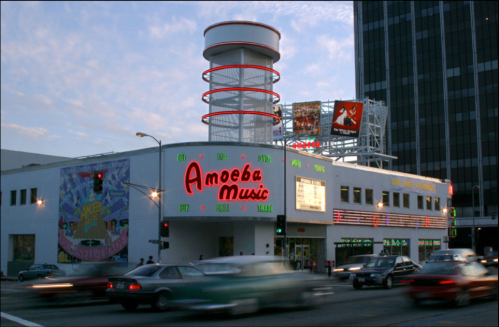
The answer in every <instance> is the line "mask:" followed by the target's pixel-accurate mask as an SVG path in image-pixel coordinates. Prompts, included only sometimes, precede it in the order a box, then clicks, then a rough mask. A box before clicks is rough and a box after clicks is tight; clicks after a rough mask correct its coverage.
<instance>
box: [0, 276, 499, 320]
mask: <svg viewBox="0 0 499 327" xmlns="http://www.w3.org/2000/svg"><path fill="white" fill-rule="evenodd" d="M329 284H330V285H331V286H333V291H334V295H333V296H332V298H331V300H330V302H328V303H327V304H324V305H322V306H320V307H318V308H315V309H311V310H297V309H296V308H282V309H272V310H263V311H260V312H259V313H257V314H253V315H250V316H240V317H235V318H232V317H229V316H226V315H222V314H210V315H208V314H192V313H190V312H187V311H169V312H164V313H158V312H155V311H153V310H152V309H151V308H150V306H139V308H138V309H137V310H136V311H135V312H127V311H125V310H124V309H123V308H122V306H121V305H117V304H116V305H115V304H109V303H108V301H106V300H93V301H90V300H88V301H79V302H73V303H68V302H62V303H61V302H55V303H49V302H43V301H38V300H33V299H29V298H28V297H27V296H26V295H25V294H24V292H23V288H24V287H25V286H26V285H27V284H26V283H22V284H21V283H19V282H16V281H2V284H1V287H2V291H1V305H2V309H1V311H2V318H1V325H2V326H23V325H24V326H145V325H147V326H165V325H166V326H192V325H197V326H234V325H237V326H270V325H272V326H497V321H498V314H497V312H498V307H497V302H496V301H490V300H488V299H480V300H475V301H472V302H471V305H469V306H467V307H464V308H455V307H453V306H451V305H449V304H447V303H440V302H427V303H425V304H423V306H421V307H414V306H413V304H412V302H411V301H410V300H409V299H408V298H407V297H406V295H405V294H404V293H405V290H406V289H407V286H404V285H396V286H394V287H393V289H390V290H385V289H383V288H379V287H365V288H363V289H362V290H354V289H353V287H352V286H351V285H349V284H348V283H347V282H344V281H337V280H334V279H331V280H330V281H329Z"/></svg>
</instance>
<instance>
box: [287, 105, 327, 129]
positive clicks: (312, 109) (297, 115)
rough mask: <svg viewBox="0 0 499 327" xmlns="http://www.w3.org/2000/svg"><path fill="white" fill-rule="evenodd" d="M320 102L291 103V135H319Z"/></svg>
mask: <svg viewBox="0 0 499 327" xmlns="http://www.w3.org/2000/svg"><path fill="white" fill-rule="evenodd" d="M320 118H321V102H320V101H315V102H302V103H293V134H295V135H296V134H300V133H306V132H310V135H320V134H321V119H320Z"/></svg>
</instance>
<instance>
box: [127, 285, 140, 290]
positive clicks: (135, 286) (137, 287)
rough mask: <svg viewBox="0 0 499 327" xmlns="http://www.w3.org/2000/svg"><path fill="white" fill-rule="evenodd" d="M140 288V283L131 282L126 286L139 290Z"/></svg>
mask: <svg viewBox="0 0 499 327" xmlns="http://www.w3.org/2000/svg"><path fill="white" fill-rule="evenodd" d="M141 288H142V285H140V284H131V285H130V286H128V289H129V290H140V289H141Z"/></svg>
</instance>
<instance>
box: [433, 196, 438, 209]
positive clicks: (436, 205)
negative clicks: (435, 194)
mask: <svg viewBox="0 0 499 327" xmlns="http://www.w3.org/2000/svg"><path fill="white" fill-rule="evenodd" d="M433 203H434V204H435V211H440V198H435V199H433Z"/></svg>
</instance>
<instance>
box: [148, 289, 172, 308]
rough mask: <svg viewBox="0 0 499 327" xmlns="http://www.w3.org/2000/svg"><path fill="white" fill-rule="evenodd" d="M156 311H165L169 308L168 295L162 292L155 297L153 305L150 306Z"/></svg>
mask: <svg viewBox="0 0 499 327" xmlns="http://www.w3.org/2000/svg"><path fill="white" fill-rule="evenodd" d="M151 306H152V307H153V309H155V310H157V311H165V310H167V309H169V308H170V297H169V296H168V293H165V292H162V293H159V294H158V295H156V298H155V299H154V303H153V304H152V305H151Z"/></svg>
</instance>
